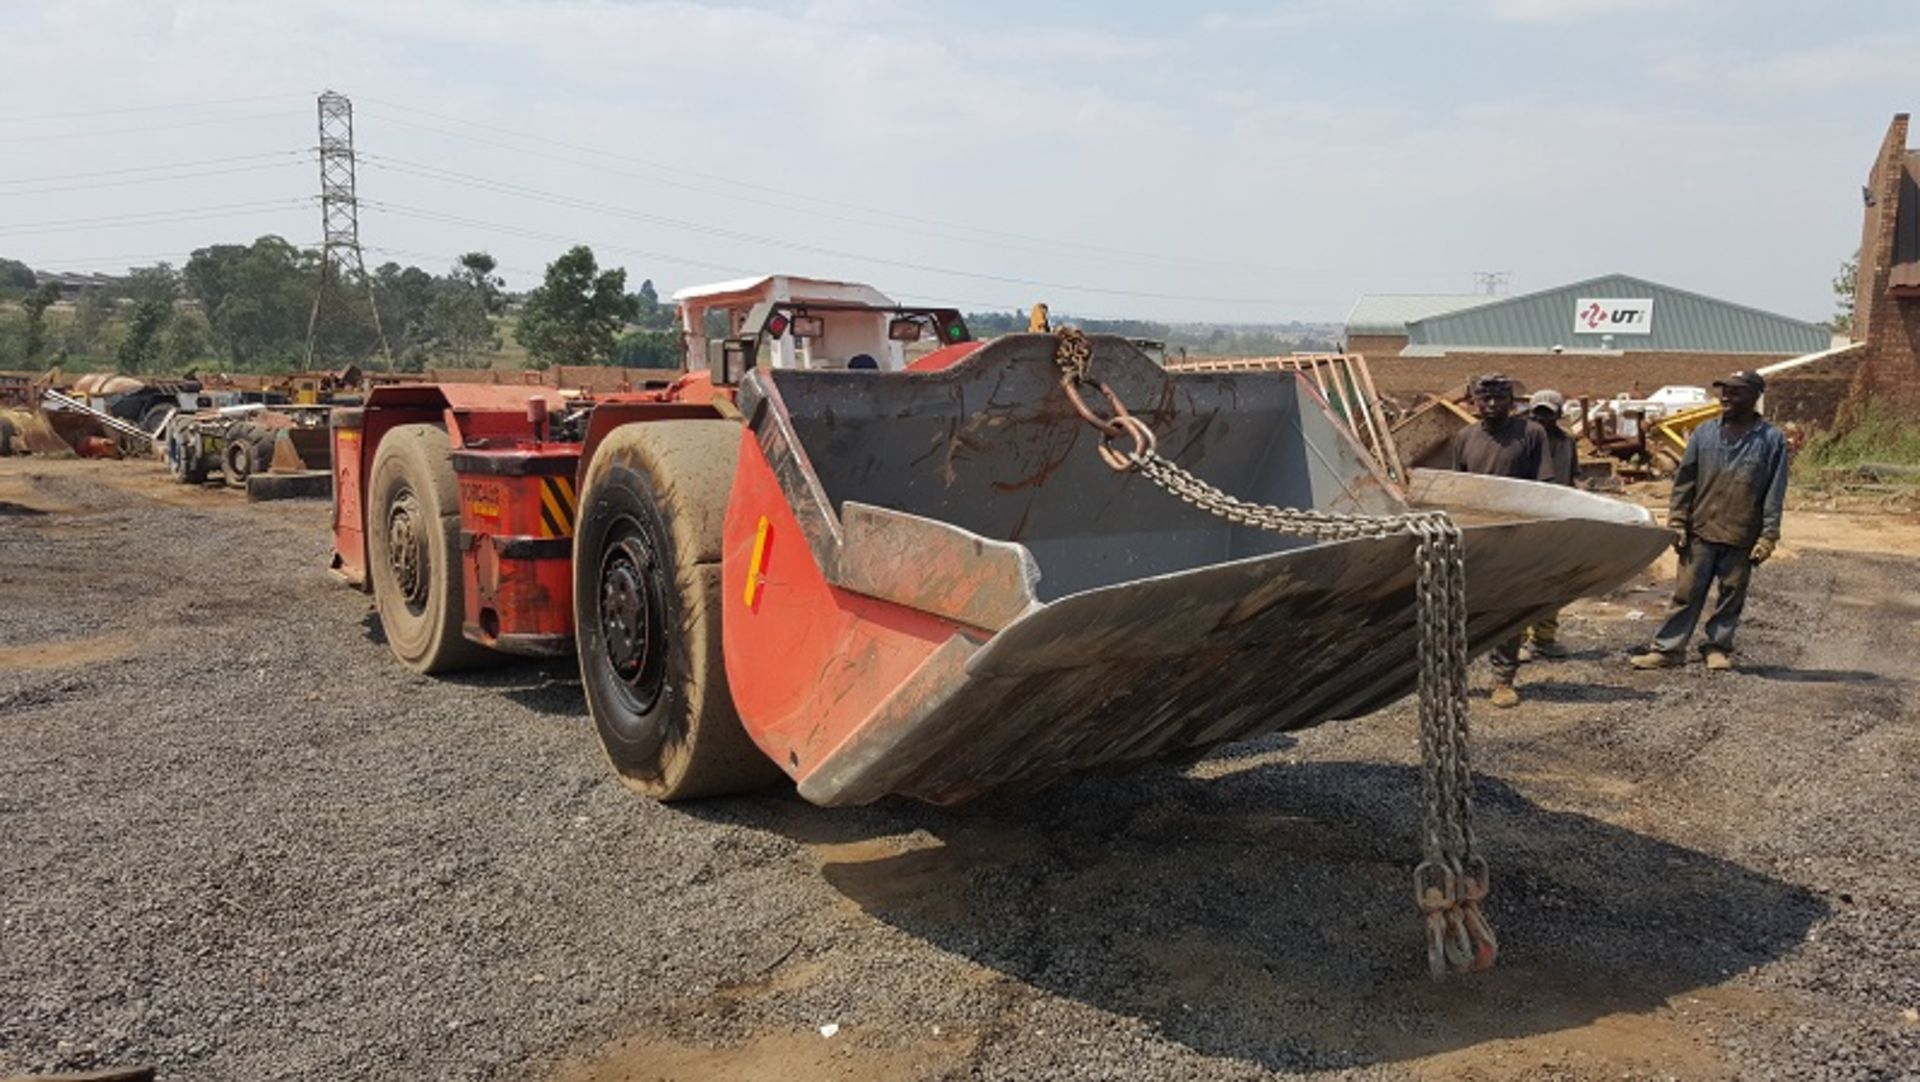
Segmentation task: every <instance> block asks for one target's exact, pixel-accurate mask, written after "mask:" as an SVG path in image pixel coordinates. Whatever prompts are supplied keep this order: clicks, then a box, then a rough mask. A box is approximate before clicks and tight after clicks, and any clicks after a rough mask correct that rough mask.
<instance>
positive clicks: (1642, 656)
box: [1627, 650, 1680, 669]
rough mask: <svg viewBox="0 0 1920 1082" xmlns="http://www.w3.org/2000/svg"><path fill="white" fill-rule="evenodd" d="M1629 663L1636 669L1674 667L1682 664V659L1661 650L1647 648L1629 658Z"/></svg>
mask: <svg viewBox="0 0 1920 1082" xmlns="http://www.w3.org/2000/svg"><path fill="white" fill-rule="evenodd" d="M1627 663H1628V664H1629V665H1632V666H1633V667H1634V668H1636V669H1672V668H1677V667H1679V665H1680V659H1679V658H1677V657H1675V656H1673V655H1672V654H1668V653H1662V652H1661V651H1659V650H1646V651H1643V652H1641V653H1638V654H1635V655H1633V656H1632V657H1631V658H1628V659H1627Z"/></svg>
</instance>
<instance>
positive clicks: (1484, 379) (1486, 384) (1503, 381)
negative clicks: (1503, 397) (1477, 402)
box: [1468, 372, 1513, 394]
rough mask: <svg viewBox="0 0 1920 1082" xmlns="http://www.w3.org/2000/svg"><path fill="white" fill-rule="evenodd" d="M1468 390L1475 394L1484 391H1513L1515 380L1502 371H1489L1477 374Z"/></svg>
mask: <svg viewBox="0 0 1920 1082" xmlns="http://www.w3.org/2000/svg"><path fill="white" fill-rule="evenodd" d="M1468 390H1469V391H1470V392H1471V393H1473V394H1479V393H1480V392H1482V391H1507V392H1509V393H1511V392H1512V391H1513V381H1512V380H1511V379H1508V378H1507V377H1506V376H1505V375H1504V374H1502V373H1500V372H1488V373H1487V374H1486V375H1484V376H1475V377H1474V378H1473V384H1472V386H1471V387H1469V388H1468Z"/></svg>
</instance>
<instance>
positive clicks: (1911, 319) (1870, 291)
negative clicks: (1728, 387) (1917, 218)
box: [1851, 113, 1920, 416]
mask: <svg viewBox="0 0 1920 1082" xmlns="http://www.w3.org/2000/svg"><path fill="white" fill-rule="evenodd" d="M1915 157H1920V156H1915V155H1909V153H1908V151H1907V114H1906V113H1900V114H1897V115H1896V116H1895V117H1894V118H1893V123H1892V124H1890V125H1888V126H1887V135H1886V138H1885V139H1884V140H1883V141H1882V142H1881V144H1880V152H1879V153H1878V154H1877V155H1875V157H1874V159H1873V167H1872V169H1870V170H1869V171H1868V174H1867V194H1868V195H1869V196H1870V197H1871V199H1872V202H1871V203H1870V204H1869V205H1868V206H1867V207H1866V210H1865V213H1864V215H1863V219H1864V221H1863V223H1862V226H1861V233H1860V276H1859V279H1858V281H1857V282H1856V284H1855V287H1854V306H1853V312H1854V327H1853V334H1854V337H1855V338H1859V339H1863V340H1864V341H1865V342H1866V343H1867V348H1866V353H1865V356H1864V357H1862V358H1861V361H1860V366H1859V371H1858V373H1857V375H1856V377H1855V379H1854V382H1853V387H1852V395H1851V401H1852V403H1853V404H1855V405H1862V404H1865V403H1867V402H1869V401H1876V400H1877V401H1885V402H1889V403H1892V404H1894V405H1895V406H1896V407H1897V408H1900V409H1902V410H1905V411H1906V412H1908V413H1910V414H1913V415H1915V416H1920V297H1895V296H1892V295H1890V294H1889V293H1888V287H1889V280H1890V278H1891V276H1892V271H1893V256H1894V231H1895V226H1896V224H1897V222H1898V217H1899V213H1900V203H1901V200H1902V199H1903V198H1907V199H1913V198H1916V195H1915V193H1914V192H1913V191H1912V190H1911V187H1910V186H1905V187H1906V190H1904V191H1903V183H1902V181H1903V179H1904V178H1905V177H1906V176H1907V175H1908V170H1909V168H1911V163H1912V159H1913V158H1915ZM1909 213H1911V211H1909Z"/></svg>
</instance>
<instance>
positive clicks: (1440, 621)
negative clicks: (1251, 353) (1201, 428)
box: [1054, 327, 1499, 980]
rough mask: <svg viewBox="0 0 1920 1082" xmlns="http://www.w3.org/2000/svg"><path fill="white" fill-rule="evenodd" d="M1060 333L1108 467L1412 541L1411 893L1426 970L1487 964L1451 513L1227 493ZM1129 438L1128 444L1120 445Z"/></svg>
mask: <svg viewBox="0 0 1920 1082" xmlns="http://www.w3.org/2000/svg"><path fill="white" fill-rule="evenodd" d="M1056 336H1057V337H1056V344H1055V348H1054V363H1055V364H1056V365H1057V366H1058V367H1059V369H1060V386H1061V389H1062V390H1064V391H1065V392H1066V395H1067V399H1068V401H1069V402H1071V403H1072V405H1073V408H1074V410H1075V412H1077V413H1078V414H1079V415H1080V416H1081V417H1082V418H1083V419H1085V420H1086V422H1087V423H1088V424H1089V425H1091V426H1093V428H1094V429H1095V430H1097V431H1098V432H1099V433H1100V436H1101V444H1100V447H1099V448H1098V450H1099V452H1100V457H1101V458H1102V459H1103V460H1104V461H1105V462H1106V463H1107V465H1109V466H1111V467H1112V468H1113V469H1115V470H1118V471H1120V472H1131V473H1138V474H1140V475H1141V476H1142V477H1145V478H1146V479H1147V480H1149V481H1152V482H1153V483H1154V484H1155V485H1158V486H1159V487H1160V488H1162V489H1164V490H1165V491H1167V492H1168V493H1169V494H1171V495H1173V496H1175V497H1176V498H1178V499H1179V500H1181V501H1182V502H1184V503H1186V504H1189V505H1191V506H1193V507H1195V508H1198V509H1199V510H1201V511H1205V512H1207V513H1208V514H1211V515H1215V516H1218V517H1220V518H1223V519H1225V520H1227V521H1228V522H1231V523H1234V524H1235V525H1240V526H1250V527H1253V528H1255V529H1261V530H1267V531H1270V532H1273V533H1283V534H1288V535H1291V536H1296V537H1309V538H1313V539H1315V540H1322V541H1351V540H1358V539H1380V538H1386V537H1392V536H1395V535H1399V534H1409V535H1411V536H1412V537H1413V538H1414V539H1415V547H1414V560H1415V563H1416V566H1417V568H1418V574H1417V576H1416V579H1415V587H1414V593H1415V599H1416V604H1415V608H1416V612H1417V615H1418V622H1419V627H1418V631H1419V645H1418V663H1419V671H1418V676H1417V679H1416V688H1417V691H1418V694H1419V701H1420V707H1419V715H1420V805H1421V838H1420V850H1421V860H1420V864H1419V866H1418V867H1416V868H1415V869H1414V873H1413V882H1414V900H1415V902H1416V903H1417V904H1418V905H1419V907H1420V910H1421V912H1422V913H1423V914H1424V915H1425V918H1426V926H1427V928H1426V940H1427V966H1428V971H1429V972H1430V973H1431V974H1432V975H1433V977H1434V979H1436V980H1439V979H1441V978H1444V977H1445V976H1446V975H1447V974H1448V973H1461V972H1466V971H1469V970H1479V969H1485V968H1487V967H1488V966H1490V965H1492V964H1493V959H1494V955H1495V954H1496V953H1497V952H1498V949H1499V943H1498V940H1497V939H1496V937H1495V936H1494V933H1493V928H1492V927H1491V926H1490V925H1489V924H1488V923H1487V919H1486V916H1485V914H1484V912H1483V911H1482V908H1481V903H1482V902H1483V901H1484V900H1485V898H1486V896H1487V893H1488V890H1489V887H1490V883H1489V877H1488V868H1487V861H1486V858H1485V857H1483V856H1481V855H1480V854H1479V853H1477V852H1476V851H1475V848H1474V836H1473V769H1472V765H1471V762H1470V761H1469V758H1468V755H1467V737H1468V724H1467V587H1466V583H1467V573H1466V551H1465V548H1464V546H1463V545H1462V543H1461V539H1460V528H1459V527H1458V526H1457V525H1455V524H1454V522H1453V519H1452V518H1450V517H1449V516H1448V515H1447V513H1446V512H1444V511H1412V512H1406V513H1403V514H1397V515H1360V514H1348V513H1344V512H1339V511H1316V510H1306V509H1302V508H1297V507H1279V506H1276V505H1273V504H1263V503H1250V502H1248V501H1246V500H1242V499H1239V498H1237V497H1234V496H1232V495H1229V494H1228V493H1226V492H1224V491H1222V490H1221V489H1219V488H1218V487H1216V486H1214V485H1212V484H1210V483H1209V482H1207V481H1205V480H1203V479H1201V478H1200V477H1198V476H1197V475H1195V474H1194V473H1192V472H1191V471H1189V470H1187V469H1185V468H1183V467H1182V466H1180V465H1178V464H1177V463H1174V462H1172V461H1170V460H1168V459H1166V458H1163V457H1162V456H1161V455H1160V452H1159V450H1158V449H1157V441H1156V440H1155V438H1154V433H1153V430H1152V428H1151V427H1149V426H1148V425H1147V424H1146V423H1145V422H1144V421H1141V420H1140V419H1139V418H1137V417H1135V416H1133V415H1132V414H1131V413H1129V412H1127V408H1126V406H1125V405H1123V404H1122V403H1121V401H1120V399H1119V396H1117V395H1115V394H1114V393H1113V391H1112V389H1111V388H1109V387H1108V386H1107V385H1106V384H1104V383H1102V382H1100V381H1099V380H1096V379H1094V378H1093V376H1092V366H1093V350H1092V347H1091V345H1090V344H1089V343H1088V342H1087V339H1086V336H1085V335H1083V334H1082V333H1081V332H1080V330H1079V329H1078V328H1075V327H1062V328H1061V329H1060V330H1059V331H1057V332H1056ZM1087 387H1091V388H1092V389H1094V390H1095V391H1097V392H1099V394H1100V396H1101V397H1102V398H1104V399H1105V400H1106V403H1107V405H1108V406H1109V408H1110V409H1111V410H1112V412H1111V413H1110V414H1107V415H1104V416H1103V415H1101V414H1099V413H1097V412H1095V411H1094V410H1093V409H1092V408H1091V407H1089V406H1088V405H1087V403H1086V401H1085V399H1083V398H1082V397H1081V390H1082V389H1083V388H1087ZM1123 440H1127V441H1131V445H1130V446H1126V447H1124V448H1123V447H1116V446H1115V444H1116V443H1119V442H1120V441H1123Z"/></svg>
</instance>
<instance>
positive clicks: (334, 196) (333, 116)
mask: <svg viewBox="0 0 1920 1082" xmlns="http://www.w3.org/2000/svg"><path fill="white" fill-rule="evenodd" d="M316 106H317V109H318V113H319V123H320V128H319V132H320V281H319V283H318V285H317V287H316V288H315V290H314V293H313V311H312V312H311V313H309V314H308V316H307V367H308V368H312V367H313V364H314V355H315V352H316V350H317V349H318V347H319V344H320V337H319V331H320V326H321V318H322V317H323V316H324V315H325V314H326V310H327V299H328V297H329V296H330V295H332V294H333V293H335V292H336V291H337V290H338V287H339V285H340V284H341V279H343V278H344V277H346V274H347V272H348V271H351V272H353V273H354V274H357V275H359V276H360V284H361V285H363V286H365V287H366V290H367V308H368V310H369V311H371V312H372V313H373V333H374V334H375V336H377V337H378V338H379V339H380V352H381V354H382V355H384V356H385V357H386V359H387V368H388V370H389V371H391V370H392V368H393V349H392V348H391V347H389V346H388V345H387V332H386V328H384V327H382V326H380V302H379V301H378V300H377V299H376V298H375V297H374V295H373V279H371V278H369V277H367V262H366V257H365V256H364V255H363V254H362V253H361V251H360V201H359V199H358V198H357V196H356V194H355V181H354V178H355V174H356V172H357V169H356V162H355V160H354V155H353V101H352V99H350V98H348V97H347V96H346V95H345V94H336V93H334V92H333V91H331V90H328V91H324V92H323V93H321V95H320V97H319V98H318V99H317V101H316ZM334 303H335V304H339V303H340V302H339V301H338V300H337V299H336V300H335V301H334Z"/></svg>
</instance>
